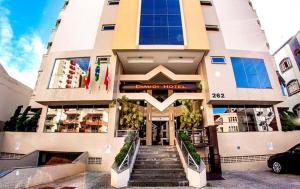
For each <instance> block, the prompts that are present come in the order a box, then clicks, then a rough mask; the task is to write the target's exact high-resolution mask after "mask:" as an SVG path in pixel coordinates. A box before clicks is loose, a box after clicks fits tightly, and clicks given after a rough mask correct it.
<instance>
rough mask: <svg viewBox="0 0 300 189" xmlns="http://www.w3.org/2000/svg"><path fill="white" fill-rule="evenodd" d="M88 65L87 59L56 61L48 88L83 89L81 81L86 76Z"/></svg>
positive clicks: (88, 60)
mask: <svg viewBox="0 0 300 189" xmlns="http://www.w3.org/2000/svg"><path fill="white" fill-rule="evenodd" d="M89 64H90V58H89V57H86V58H66V59H57V60H56V61H55V63H54V68H53V71H52V76H51V80H50V83H49V88H50V89H56V88H83V87H84V83H83V80H84V77H85V76H87V73H88V68H89Z"/></svg>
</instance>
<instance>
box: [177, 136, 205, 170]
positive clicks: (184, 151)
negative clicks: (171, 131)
mask: <svg viewBox="0 0 300 189" xmlns="http://www.w3.org/2000/svg"><path fill="white" fill-rule="evenodd" d="M176 139H177V141H178V142H179V143H180V149H181V151H182V154H183V155H184V156H185V161H186V163H187V165H188V166H189V167H190V168H192V169H195V170H197V171H200V164H201V163H200V164H199V165H198V164H197V163H196V161H195V160H194V158H193V157H192V155H191V154H190V153H189V151H188V149H187V147H186V145H185V144H184V142H183V141H182V140H181V139H180V137H179V133H178V132H177V136H176Z"/></svg>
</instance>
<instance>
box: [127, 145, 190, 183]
mask: <svg viewBox="0 0 300 189" xmlns="http://www.w3.org/2000/svg"><path fill="white" fill-rule="evenodd" d="M128 185H129V186H140V187H142V186H150V187H151V186H154V187H155V186H171V187H172V186H188V185H189V182H188V180H187V179H186V175H185V172H184V169H183V166H182V164H181V161H180V158H179V155H178V152H177V149H176V147H175V146H140V149H139V152H138V155H137V157H136V160H135V164H134V167H133V170H132V173H131V177H130V180H129V183H128Z"/></svg>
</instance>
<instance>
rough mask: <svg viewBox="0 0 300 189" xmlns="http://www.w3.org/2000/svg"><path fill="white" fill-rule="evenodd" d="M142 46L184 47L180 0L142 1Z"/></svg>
mask: <svg viewBox="0 0 300 189" xmlns="http://www.w3.org/2000/svg"><path fill="white" fill-rule="evenodd" d="M139 41H140V44H141V45H151V44H156V45H183V44H184V40H183V31H182V22H181V14H180V3H179V0H142V7H141V19H140V39H139Z"/></svg>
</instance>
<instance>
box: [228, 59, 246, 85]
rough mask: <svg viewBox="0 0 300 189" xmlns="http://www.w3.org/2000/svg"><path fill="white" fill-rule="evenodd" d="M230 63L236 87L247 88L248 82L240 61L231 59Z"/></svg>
mask: <svg viewBox="0 0 300 189" xmlns="http://www.w3.org/2000/svg"><path fill="white" fill-rule="evenodd" d="M231 63H232V67H233V72H234V76H235V81H236V85H237V87H238V88H239V87H241V88H243V87H244V88H247V87H248V82H247V77H246V73H245V70H244V64H243V62H242V60H241V59H240V58H231Z"/></svg>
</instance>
